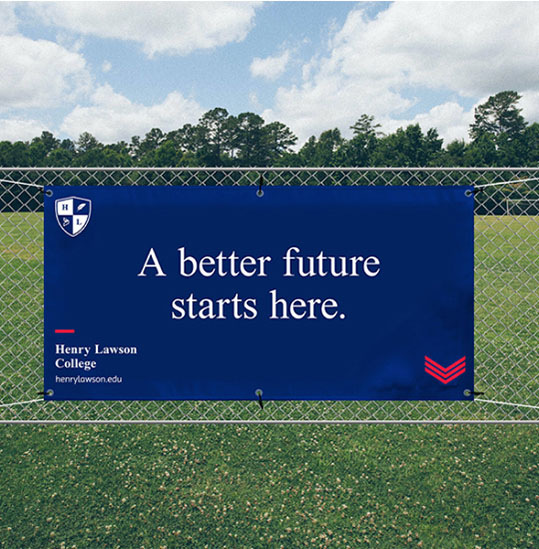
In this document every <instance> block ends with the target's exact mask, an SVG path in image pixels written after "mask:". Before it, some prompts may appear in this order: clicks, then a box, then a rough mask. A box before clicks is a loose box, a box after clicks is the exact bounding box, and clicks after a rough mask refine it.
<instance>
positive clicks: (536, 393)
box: [0, 168, 539, 423]
mask: <svg viewBox="0 0 539 549" xmlns="http://www.w3.org/2000/svg"><path fill="white" fill-rule="evenodd" d="M536 178H539V168H241V169H239V168H228V169H226V168H219V169H217V168H148V169H146V168H0V300H1V301H0V422H80V423H83V422H193V423H194V422H388V423H389V422H402V423H407V422H433V423H436V422H539V390H538V389H539V326H538V317H539V313H538V311H539V285H538V282H539V280H538V278H539V265H538V261H539V259H538V258H539V246H538V243H539V183H538V182H537V181H536V180H534V179H536ZM524 180H526V181H524ZM503 182H510V183H509V184H507V185H499V186H498V185H494V184H496V183H503ZM260 184H263V185H335V186H341V185H342V186H344V185H474V186H476V187H478V186H483V185H492V186H488V187H485V188H484V189H483V190H482V191H481V192H478V193H476V195H475V390H476V391H480V392H483V393H484V395H481V396H480V397H477V398H476V400H475V401H474V402H470V401H463V402H451V401H444V402H437V401H432V402H430V401H429V402H425V401H370V402H364V401H350V402H343V401H336V402H334V401H271V402H266V403H265V405H264V409H260V407H259V405H258V402H257V401H256V400H255V399H253V402H245V401H114V402H111V401H103V402H101V401H77V402H73V401H69V402H57V401H56V402H52V401H49V402H44V401H43V400H42V397H41V398H40V397H39V396H38V392H39V391H42V390H43V213H42V212H43V194H42V191H41V189H40V187H41V186H44V185H176V186H180V185H208V186H211V185H252V186H258V185H260Z"/></svg>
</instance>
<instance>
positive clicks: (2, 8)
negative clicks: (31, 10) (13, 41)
mask: <svg viewBox="0 0 539 549" xmlns="http://www.w3.org/2000/svg"><path fill="white" fill-rule="evenodd" d="M0 21H1V22H2V24H1V25H0V34H13V33H15V32H17V16H16V15H15V4H13V3H12V2H0Z"/></svg>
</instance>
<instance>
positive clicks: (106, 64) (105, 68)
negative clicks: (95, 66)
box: [101, 61, 112, 72]
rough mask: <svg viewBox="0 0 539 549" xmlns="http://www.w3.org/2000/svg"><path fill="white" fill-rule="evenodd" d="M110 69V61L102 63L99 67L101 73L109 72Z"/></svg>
mask: <svg viewBox="0 0 539 549" xmlns="http://www.w3.org/2000/svg"><path fill="white" fill-rule="evenodd" d="M111 69H112V63H111V62H110V61H103V65H101V70H102V71H103V72H110V70H111Z"/></svg>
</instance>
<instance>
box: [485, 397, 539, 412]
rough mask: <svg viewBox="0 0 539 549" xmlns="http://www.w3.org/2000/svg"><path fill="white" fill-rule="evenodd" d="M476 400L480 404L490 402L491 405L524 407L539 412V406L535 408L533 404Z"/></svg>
mask: <svg viewBox="0 0 539 549" xmlns="http://www.w3.org/2000/svg"><path fill="white" fill-rule="evenodd" d="M474 400H476V401H479V402H488V403H489V404H504V405H506V406H516V407H517V408H519V407H524V408H533V409H534V410H539V406H533V405H532V404H515V403H514V402H500V401H499V400H485V399H484V398H476V399H474Z"/></svg>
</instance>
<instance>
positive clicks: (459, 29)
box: [264, 2, 539, 142]
mask: <svg viewBox="0 0 539 549" xmlns="http://www.w3.org/2000/svg"><path fill="white" fill-rule="evenodd" d="M538 28H539V8H538V6H537V4H536V3H533V2H530V3H526V2H523V3H520V2H515V3H513V2H511V3H504V2H459V3H449V2H422V3H409V2H396V3H393V4H391V5H390V6H389V7H388V9H386V10H385V11H383V12H380V13H379V14H378V15H377V17H376V18H375V19H373V20H369V19H368V18H367V16H366V14H365V11H364V10H363V8H362V7H359V8H357V9H355V10H353V11H352V12H351V13H350V14H349V15H348V17H347V19H346V21H345V23H344V25H343V26H342V28H341V29H340V30H338V31H337V32H336V33H335V34H334V35H333V37H332V38H331V40H330V41H329V47H328V51H327V52H326V54H325V55H322V56H318V57H314V58H313V59H311V60H310V61H309V62H307V63H306V64H305V65H304V67H303V81H302V83H301V84H299V85H295V86H292V87H287V88H280V89H279V90H278V91H277V94H276V97H275V103H274V106H273V108H271V109H267V110H266V111H265V112H264V117H265V118H267V119H269V120H275V119H277V120H283V121H285V122H286V123H287V124H289V125H290V127H291V128H292V130H293V131H294V132H295V133H296V134H297V135H298V137H299V138H300V142H302V141H303V140H305V139H306V138H307V137H309V135H311V134H313V133H315V134H316V133H319V132H320V131H322V130H324V129H328V128H331V127H339V128H341V129H347V128H348V126H350V125H351V124H352V123H353V122H354V121H355V120H356V119H357V118H358V117H359V116H360V115H361V114H362V113H368V114H373V115H375V117H376V118H377V119H378V121H386V126H389V125H390V124H391V120H392V119H394V118H395V117H397V116H398V117H402V116H403V115H405V114H406V111H407V110H408V109H409V108H410V107H411V106H412V105H414V100H413V99H409V97H411V96H414V95H415V96H423V95H428V93H429V90H434V91H436V92H437V93H440V92H442V93H446V94H447V95H448V97H452V98H454V100H453V99H452V100H451V101H449V102H447V103H445V105H440V106H439V107H438V108H434V109H431V111H429V113H425V114H424V115H422V116H423V118H421V117H415V118H414V120H418V121H421V122H422V123H430V121H431V120H432V125H435V122H436V123H439V124H441V125H445V129H443V130H442V128H440V133H442V134H445V137H446V138H449V139H450V138H453V137H455V136H462V137H465V136H466V133H467V128H466V131H464V126H463V124H465V123H466V121H467V120H469V119H470V113H465V112H464V111H462V110H459V109H458V108H457V107H458V103H457V101H458V97H468V98H474V99H478V98H479V97H487V96H488V95H491V94H494V93H497V92H499V91H502V90H506V89H514V90H539V71H537V51H538V50H539V33H538V32H537V29H538ZM451 116H456V121H455V123H453V122H452V121H451V120H450V117H451ZM345 134H346V131H345Z"/></svg>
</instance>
